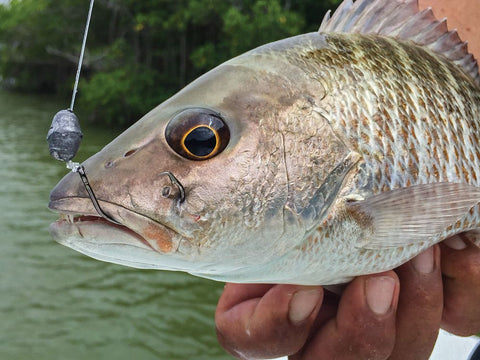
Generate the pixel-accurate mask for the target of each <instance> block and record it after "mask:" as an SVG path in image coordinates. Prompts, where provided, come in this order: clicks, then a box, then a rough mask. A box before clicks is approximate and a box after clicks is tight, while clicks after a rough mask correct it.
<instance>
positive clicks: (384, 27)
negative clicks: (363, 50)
mask: <svg viewBox="0 0 480 360" xmlns="http://www.w3.org/2000/svg"><path fill="white" fill-rule="evenodd" d="M319 31H320V32H355V33H360V34H378V35H383V36H391V37H395V38H398V39H401V40H412V41H413V42H415V43H416V44H418V45H421V46H425V47H427V48H429V49H430V50H432V51H434V52H436V53H438V54H441V55H443V56H445V57H446V58H448V59H450V60H451V61H453V62H454V63H455V64H457V65H458V66H460V67H461V68H463V70H464V71H465V72H466V73H467V74H469V75H470V76H471V77H472V79H473V80H474V81H475V83H476V84H477V85H479V86H480V75H479V72H478V64H477V61H476V60H475V58H474V57H473V55H472V54H470V53H469V52H468V49H467V43H466V42H463V41H462V40H460V37H459V36H458V33H457V31H456V30H452V31H448V28H447V21H446V19H442V20H437V19H436V18H435V16H434V15H433V12H432V9H431V8H427V9H425V10H423V11H420V10H419V8H418V0H356V1H355V2H353V0H344V1H343V2H342V3H341V4H340V6H339V7H338V9H337V10H336V11H335V13H334V14H333V15H332V16H330V11H329V12H328V13H327V14H326V15H325V17H324V19H323V21H322V24H321V25H320V29H319Z"/></svg>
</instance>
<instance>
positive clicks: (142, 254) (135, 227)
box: [48, 197, 189, 271]
mask: <svg viewBox="0 0 480 360" xmlns="http://www.w3.org/2000/svg"><path fill="white" fill-rule="evenodd" d="M101 203H102V208H103V209H104V210H105V211H107V212H108V214H110V216H111V217H112V218H113V219H114V220H115V221H116V222H118V224H116V223H113V222H111V221H108V220H107V219H105V218H103V217H101V216H99V215H98V214H96V213H95V211H94V210H93V209H92V204H91V202H90V199H88V198H83V197H69V198H61V199H55V200H52V201H50V203H49V205H48V207H49V209H50V210H52V211H54V212H56V213H58V214H59V219H58V220H57V221H55V222H54V223H52V224H51V225H50V233H51V235H52V236H53V238H54V239H55V240H56V241H57V242H59V243H60V244H62V245H65V246H67V247H69V248H72V249H73V250H76V251H78V252H81V253H83V254H85V255H87V256H90V257H92V258H95V259H97V260H102V261H107V262H111V263H115V264H120V265H125V266H130V267H135V268H141V269H162V270H184V271H185V270H186V269H185V268H186V267H189V266H188V264H189V262H188V261H185V260H184V259H182V258H183V257H185V254H182V253H181V251H180V249H179V248H180V243H181V242H182V243H184V241H182V240H184V237H183V236H181V235H180V234H179V233H178V232H177V231H175V230H174V229H172V228H170V227H168V226H167V225H164V224H162V223H159V222H158V221H155V220H152V219H151V218H149V217H146V216H144V215H142V214H139V213H137V212H135V211H132V210H129V209H127V208H125V207H123V206H121V205H117V204H114V203H111V202H106V201H101Z"/></svg>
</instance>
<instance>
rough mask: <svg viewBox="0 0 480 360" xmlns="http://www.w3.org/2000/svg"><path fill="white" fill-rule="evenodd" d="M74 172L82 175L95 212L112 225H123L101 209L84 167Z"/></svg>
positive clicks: (75, 169)
mask: <svg viewBox="0 0 480 360" xmlns="http://www.w3.org/2000/svg"><path fill="white" fill-rule="evenodd" d="M72 171H73V172H77V173H78V175H80V178H81V179H82V182H83V185H84V186H85V190H87V193H88V196H89V197H90V200H92V203H93V207H94V208H95V210H97V213H98V214H99V215H100V216H101V217H103V218H104V219H105V220H108V221H110V222H111V223H114V224H116V225H122V224H120V223H119V222H118V221H116V220H114V219H113V218H111V217H110V216H109V215H107V214H106V213H105V212H104V211H103V210H102V208H101V207H100V204H99V203H98V200H97V197H96V196H95V193H94V192H93V189H92V187H91V186H90V183H89V182H88V178H87V173H86V172H85V168H84V167H83V165H79V166H76V167H75V168H74V169H72Z"/></svg>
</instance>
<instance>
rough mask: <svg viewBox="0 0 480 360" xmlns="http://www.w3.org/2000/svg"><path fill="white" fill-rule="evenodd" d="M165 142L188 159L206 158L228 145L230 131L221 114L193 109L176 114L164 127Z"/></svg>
mask: <svg viewBox="0 0 480 360" xmlns="http://www.w3.org/2000/svg"><path fill="white" fill-rule="evenodd" d="M165 139H166V141H167V143H168V145H169V146H170V147H171V148H172V149H173V150H174V151H175V152H176V153H177V154H179V155H181V156H183V157H185V158H187V159H189V160H207V159H210V158H212V157H214V156H216V155H217V154H219V153H220V152H222V151H223V150H224V149H225V147H226V146H227V145H228V142H229V140H230V131H229V129H228V127H227V125H226V124H225V121H224V120H223V119H222V117H221V116H220V114H218V113H216V112H213V111H211V110H208V109H201V108H194V109H187V110H184V111H182V112H180V113H178V114H177V115H175V116H174V117H173V118H172V119H171V120H170V122H169V123H168V124H167V127H166V128H165Z"/></svg>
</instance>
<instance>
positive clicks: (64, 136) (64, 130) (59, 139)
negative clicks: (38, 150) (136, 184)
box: [47, 0, 119, 224]
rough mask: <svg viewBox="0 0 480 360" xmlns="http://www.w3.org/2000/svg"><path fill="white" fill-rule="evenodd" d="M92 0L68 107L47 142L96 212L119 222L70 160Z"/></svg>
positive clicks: (77, 133)
mask: <svg viewBox="0 0 480 360" xmlns="http://www.w3.org/2000/svg"><path fill="white" fill-rule="evenodd" d="M94 1H95V0H91V1H90V7H89V9H88V15H87V23H86V24H85V31H84V33H83V41H82V48H81V50H80V57H79V59H78V67H77V74H76V76H75V83H74V86H73V92H72V101H71V103H70V108H69V109H67V110H60V111H59V112H58V113H56V114H55V116H54V117H53V120H52V124H51V125H50V129H49V130H48V134H47V142H48V147H49V150H50V154H51V155H52V156H53V157H54V158H55V159H56V160H60V161H64V162H66V164H67V168H68V169H70V170H72V172H76V173H78V175H79V176H80V178H81V180H82V183H83V185H84V187H85V190H86V191H87V194H88V196H89V197H90V200H91V201H92V204H93V207H94V208H95V210H96V211H97V213H98V214H99V215H100V216H101V217H103V218H104V219H106V220H108V221H110V222H112V223H114V224H119V223H118V222H117V221H115V220H114V219H112V218H111V217H110V216H108V215H107V214H106V213H105V212H104V211H103V210H102V208H101V207H100V204H99V203H98V200H97V197H96V196H95V193H94V192H93V189H92V187H91V186H90V182H89V181H88V178H87V173H86V172H85V168H84V167H83V165H80V163H77V162H73V161H72V159H73V158H74V157H75V155H76V153H77V151H78V148H79V147H80V142H81V141H82V138H83V133H82V131H81V129H80V123H79V121H78V118H77V116H76V115H75V114H74V112H73V107H74V105H75V97H76V95H77V90H78V82H79V80H80V72H81V71H82V64H83V58H84V55H85V48H86V45H87V37H88V30H89V28H90V20H91V19H92V12H93V3H94Z"/></svg>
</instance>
